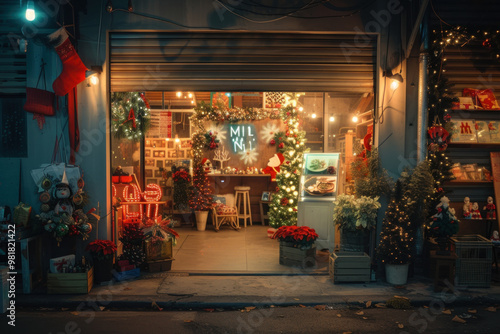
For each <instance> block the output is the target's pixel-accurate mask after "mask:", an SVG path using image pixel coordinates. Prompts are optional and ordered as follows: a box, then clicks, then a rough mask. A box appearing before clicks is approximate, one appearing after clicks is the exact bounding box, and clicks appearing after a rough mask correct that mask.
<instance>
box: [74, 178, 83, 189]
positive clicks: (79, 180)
mask: <svg viewBox="0 0 500 334" xmlns="http://www.w3.org/2000/svg"><path fill="white" fill-rule="evenodd" d="M76 185H77V186H78V189H83V187H84V186H85V181H83V176H82V177H80V178H79V179H78V181H77V182H76Z"/></svg>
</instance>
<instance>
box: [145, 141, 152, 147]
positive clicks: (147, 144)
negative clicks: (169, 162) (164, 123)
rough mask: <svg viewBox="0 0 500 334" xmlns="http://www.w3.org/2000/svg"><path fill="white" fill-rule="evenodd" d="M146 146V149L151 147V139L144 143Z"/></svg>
mask: <svg viewBox="0 0 500 334" xmlns="http://www.w3.org/2000/svg"><path fill="white" fill-rule="evenodd" d="M144 146H145V147H151V140H150V139H146V141H145V142H144Z"/></svg>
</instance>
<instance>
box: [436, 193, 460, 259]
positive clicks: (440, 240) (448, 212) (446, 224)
mask: <svg viewBox="0 0 500 334" xmlns="http://www.w3.org/2000/svg"><path fill="white" fill-rule="evenodd" d="M436 210H437V213H436V214H435V215H434V216H432V222H431V224H430V233H431V235H433V236H434V237H436V241H437V244H438V247H439V249H438V251H437V252H436V253H437V254H439V255H449V254H450V237H451V236H452V235H454V234H455V233H457V232H458V228H459V225H458V219H457V217H456V216H455V209H453V208H450V200H449V199H448V197H446V196H443V197H442V198H441V203H439V204H438V205H437V206H436Z"/></svg>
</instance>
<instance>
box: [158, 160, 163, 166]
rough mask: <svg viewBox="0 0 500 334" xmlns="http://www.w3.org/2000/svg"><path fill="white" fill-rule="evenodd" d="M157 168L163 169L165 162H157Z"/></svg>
mask: <svg viewBox="0 0 500 334" xmlns="http://www.w3.org/2000/svg"><path fill="white" fill-rule="evenodd" d="M156 167H158V168H163V160H156Z"/></svg>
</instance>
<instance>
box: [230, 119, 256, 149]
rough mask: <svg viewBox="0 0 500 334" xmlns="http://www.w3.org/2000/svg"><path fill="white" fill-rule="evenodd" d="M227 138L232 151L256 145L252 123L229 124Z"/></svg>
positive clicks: (252, 147) (251, 147)
mask: <svg viewBox="0 0 500 334" xmlns="http://www.w3.org/2000/svg"><path fill="white" fill-rule="evenodd" d="M229 138H230V140H231V148H232V150H233V152H234V153H238V152H240V151H243V152H246V151H247V150H252V149H254V148H256V147H257V135H256V131H255V126H254V125H252V124H229Z"/></svg>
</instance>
